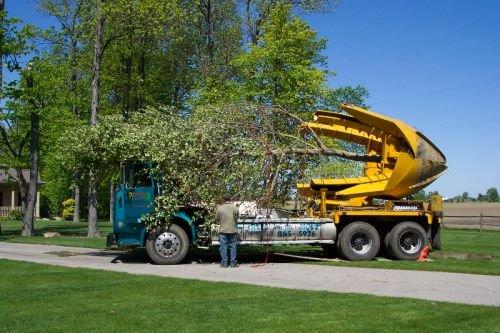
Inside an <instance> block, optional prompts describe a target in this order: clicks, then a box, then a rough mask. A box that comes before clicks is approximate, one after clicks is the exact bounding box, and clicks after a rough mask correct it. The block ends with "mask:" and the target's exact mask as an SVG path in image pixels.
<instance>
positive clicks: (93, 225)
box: [87, 0, 103, 238]
mask: <svg viewBox="0 0 500 333" xmlns="http://www.w3.org/2000/svg"><path fill="white" fill-rule="evenodd" d="M96 5H97V13H96V26H95V42H94V57H93V67H92V101H91V110H90V126H95V125H96V124H97V113H98V111H99V79H100V77H99V76H100V66H101V57H102V26H103V18H102V13H101V0H96ZM96 185H97V182H96V174H95V169H93V168H92V167H91V170H90V172H89V225H88V233H87V237H89V238H95V237H99V226H98V225H97V193H96Z"/></svg>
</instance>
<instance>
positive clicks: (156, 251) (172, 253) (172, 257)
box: [146, 224, 189, 265]
mask: <svg viewBox="0 0 500 333" xmlns="http://www.w3.org/2000/svg"><path fill="white" fill-rule="evenodd" d="M146 250H147V252H148V255H149V257H150V258H151V260H153V261H154V262H155V263H157V264H159V265H175V264H178V263H180V262H181V261H182V260H183V259H184V258H185V257H186V255H187V253H188V250H189V238H188V236H187V234H186V232H185V231H184V229H182V228H181V227H179V226H178V225H176V224H172V225H170V227H168V228H167V227H165V228H162V227H160V228H158V229H153V230H151V231H150V232H149V234H148V239H147V240H146Z"/></svg>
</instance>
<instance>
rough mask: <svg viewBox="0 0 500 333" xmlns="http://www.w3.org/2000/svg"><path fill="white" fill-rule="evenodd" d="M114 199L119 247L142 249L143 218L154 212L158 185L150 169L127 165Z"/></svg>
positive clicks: (114, 227)
mask: <svg viewBox="0 0 500 333" xmlns="http://www.w3.org/2000/svg"><path fill="white" fill-rule="evenodd" d="M114 196H115V205H114V209H115V221H114V222H113V232H114V233H115V234H117V243H118V245H122V246H126V245H143V242H144V233H145V228H144V224H143V223H141V220H140V218H141V216H143V215H144V214H147V213H150V212H152V211H153V210H154V196H155V182H154V180H153V178H152V177H151V165H149V164H140V163H136V164H126V165H124V166H123V167H122V177H121V182H120V186H119V187H118V189H117V191H116V192H115V194H114Z"/></svg>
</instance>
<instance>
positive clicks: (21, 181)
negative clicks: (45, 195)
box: [16, 168, 28, 219]
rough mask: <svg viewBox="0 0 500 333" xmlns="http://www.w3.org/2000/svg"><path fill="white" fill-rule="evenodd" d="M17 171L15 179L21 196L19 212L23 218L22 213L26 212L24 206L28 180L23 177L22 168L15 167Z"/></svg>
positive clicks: (26, 197)
mask: <svg viewBox="0 0 500 333" xmlns="http://www.w3.org/2000/svg"><path fill="white" fill-rule="evenodd" d="M16 172H17V179H18V183H19V194H20V197H21V202H20V204H21V214H22V216H23V219H24V215H25V214H26V206H27V204H26V203H27V199H28V181H27V180H26V179H25V178H24V174H23V169H21V168H16Z"/></svg>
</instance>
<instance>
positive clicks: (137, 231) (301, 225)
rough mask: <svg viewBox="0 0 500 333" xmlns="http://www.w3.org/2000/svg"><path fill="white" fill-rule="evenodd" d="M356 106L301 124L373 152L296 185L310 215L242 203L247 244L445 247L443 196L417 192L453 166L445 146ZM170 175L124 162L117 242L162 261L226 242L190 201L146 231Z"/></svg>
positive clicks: (405, 249) (364, 249)
mask: <svg viewBox="0 0 500 333" xmlns="http://www.w3.org/2000/svg"><path fill="white" fill-rule="evenodd" d="M342 109H343V110H344V111H346V112H347V113H348V115H346V114H340V113H333V112H327V111H317V112H316V113H315V115H314V121H313V122H307V123H303V124H302V125H301V126H302V129H303V130H307V131H312V132H314V133H315V134H316V135H317V136H318V137H321V136H326V137H332V138H337V139H341V140H344V141H348V142H353V143H356V144H359V145H362V146H364V147H365V149H366V155H367V156H368V157H369V161H367V162H365V164H364V170H363V175H362V176H360V177H355V178H319V179H311V180H310V182H309V183H300V184H297V190H298V193H299V194H300V195H301V196H303V197H304V198H305V199H306V200H307V202H308V208H307V214H306V216H304V217H294V218H290V217H281V216H279V215H278V214H277V213H276V211H275V210H272V213H271V214H269V212H267V213H265V212H263V210H259V209H257V207H252V205H248V206H247V207H246V208H243V209H242V207H240V218H239V219H238V223H237V228H238V242H239V244H271V245H272V244H319V245H321V246H322V248H323V249H324V250H325V252H327V253H331V251H333V250H335V251H336V250H338V252H339V253H340V254H341V255H342V256H343V257H344V258H347V259H349V260H371V259H373V258H374V257H375V256H376V255H377V254H378V253H379V252H380V251H381V250H383V251H384V252H385V253H387V254H388V255H389V256H391V257H393V258H396V259H400V260H415V259H417V258H418V256H419V254H420V252H421V251H422V250H423V248H424V247H425V246H426V245H428V244H431V245H432V247H433V248H434V249H440V247H441V233H440V230H441V228H440V223H441V221H442V217H443V205H442V200H441V197H440V196H438V195H435V196H432V197H431V198H430V201H429V202H425V201H417V200H411V199H408V198H411V195H412V194H414V193H416V192H417V191H419V190H421V189H423V188H425V187H426V186H427V185H429V184H430V183H432V182H433V181H434V180H436V179H437V178H438V177H439V176H440V175H441V174H442V173H443V172H444V171H445V170H446V158H445V156H444V154H443V153H442V152H441V151H440V150H439V149H438V148H437V147H436V146H435V145H434V144H433V143H432V142H431V141H430V140H429V139H427V138H426V137H425V136H424V135H423V134H422V133H420V132H418V131H417V130H415V129H414V128H413V127H411V126H409V125H407V124H405V123H404V122H402V121H400V120H397V119H393V118H389V117H386V116H383V115H380V114H377V113H375V112H372V111H368V110H365V109H362V108H359V107H356V106H352V105H345V104H344V105H342ZM160 193H161V181H160V180H158V179H155V177H154V176H152V174H151V172H150V165H148V164H144V163H128V164H124V165H123V166H122V177H121V184H120V186H119V187H118V189H117V191H116V192H115V207H114V209H115V220H114V222H113V233H112V234H110V235H109V236H108V240H107V243H108V246H110V245H113V244H115V245H119V246H127V247H131V246H132V247H133V246H145V247H146V250H147V252H148V254H149V256H150V258H151V259H152V260H153V261H154V262H156V263H158V264H177V263H179V262H181V261H182V260H183V259H184V258H185V257H186V255H187V254H188V252H189V250H190V248H192V247H193V246H207V245H218V244H219V237H218V226H217V225H212V226H211V227H210V230H207V229H206V226H205V225H204V224H203V221H200V219H194V218H193V213H192V210H190V209H189V208H186V209H181V210H179V211H178V212H177V213H176V214H174V215H173V216H172V218H171V224H170V225H168V226H164V227H158V228H154V229H152V230H147V228H146V227H145V225H144V224H143V222H141V216H143V215H144V214H147V213H150V212H152V211H153V209H154V198H155V196H156V195H158V194H160Z"/></svg>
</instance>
